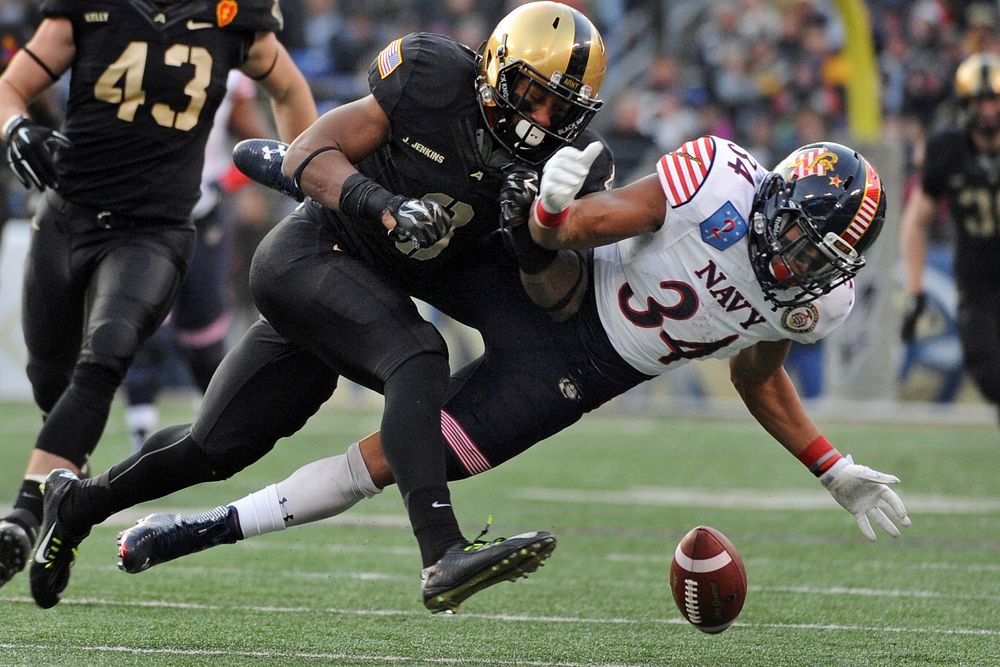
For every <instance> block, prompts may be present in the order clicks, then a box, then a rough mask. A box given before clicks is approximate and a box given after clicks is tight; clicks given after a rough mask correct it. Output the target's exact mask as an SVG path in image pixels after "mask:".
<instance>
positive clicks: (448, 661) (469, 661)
mask: <svg viewBox="0 0 1000 667" xmlns="http://www.w3.org/2000/svg"><path fill="white" fill-rule="evenodd" d="M3 649H8V650H13V649H18V650H21V651H55V650H58V651H59V652H60V654H65V653H66V652H67V651H80V652H83V653H126V654H130V655H176V656H192V657H193V656H202V657H229V656H235V657H240V658H266V659H268V660H282V659H286V660H290V659H295V660H316V661H317V662H330V661H334V660H336V661H339V662H350V663H352V664H365V663H373V664H387V663H388V664H399V665H405V664H408V663H415V664H421V665H424V664H434V665H528V666H529V667H547V666H549V665H552V666H553V667H642V666H641V665H630V664H627V663H592V662H536V661H534V660H524V659H521V658H518V659H517V660H497V659H495V658H489V659H487V658H469V657H461V658H443V657H437V658H427V657H407V656H405V655H364V654H360V653H317V652H314V651H309V652H306V651H267V650H259V651H238V650H233V649H229V648H226V649H207V648H187V649H186V648H145V647H134V646H105V645H102V646H84V645H81V644H76V645H66V644H58V645H56V644H0V650H3Z"/></svg>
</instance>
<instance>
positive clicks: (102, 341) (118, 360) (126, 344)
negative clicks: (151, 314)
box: [89, 320, 139, 371]
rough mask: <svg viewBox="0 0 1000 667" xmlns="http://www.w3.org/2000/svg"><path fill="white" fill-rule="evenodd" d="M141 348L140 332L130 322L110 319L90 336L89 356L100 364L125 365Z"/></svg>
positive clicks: (122, 366) (123, 367)
mask: <svg viewBox="0 0 1000 667" xmlns="http://www.w3.org/2000/svg"><path fill="white" fill-rule="evenodd" d="M138 349H139V332H138V331H137V330H136V328H135V327H134V326H132V325H131V324H130V323H128V322H124V321H121V320H109V321H107V322H104V323H103V324H101V325H99V326H98V327H97V329H95V330H94V332H93V334H91V337H90V346H89V356H90V357H91V358H92V360H93V361H95V362H96V363H98V364H101V365H105V366H115V367H121V368H122V370H123V371H124V369H125V367H126V366H127V365H128V364H129V363H130V362H131V360H132V358H133V357H134V356H135V354H136V352H137V351H138Z"/></svg>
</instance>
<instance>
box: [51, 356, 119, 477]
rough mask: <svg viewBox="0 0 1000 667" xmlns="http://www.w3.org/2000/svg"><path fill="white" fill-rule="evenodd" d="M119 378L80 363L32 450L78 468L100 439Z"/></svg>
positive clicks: (112, 373) (103, 369)
mask: <svg viewBox="0 0 1000 667" xmlns="http://www.w3.org/2000/svg"><path fill="white" fill-rule="evenodd" d="M121 380H122V376H121V374H120V373H118V372H117V371H115V370H112V369H110V368H105V367H103V366H99V365H98V364H91V363H81V364H79V365H78V366H77V367H76V368H75V369H74V371H73V379H72V380H71V381H70V384H69V387H67V389H66V391H65V392H63V395H62V396H61V397H60V398H59V401H58V402H57V403H56V405H55V407H54V408H52V411H51V412H50V413H49V414H48V417H47V418H46V419H45V423H44V424H43V425H42V430H41V431H40V432H39V434H38V440H37V441H36V442H35V448H36V449H41V450H42V451H45V452H48V453H50V454H55V455H57V456H61V457H63V458H64V459H68V460H70V461H72V462H73V463H74V464H75V465H76V467H77V468H82V467H83V466H84V464H85V463H86V462H87V459H88V458H90V454H91V453H92V452H93V451H94V448H95V447H96V446H97V442H98V441H99V440H100V439H101V434H102V433H103V432H104V427H105V425H106V424H107V422H108V412H109V411H110V410H111V403H112V402H113V401H114V397H115V391H117V389H118V385H119V384H120V383H121Z"/></svg>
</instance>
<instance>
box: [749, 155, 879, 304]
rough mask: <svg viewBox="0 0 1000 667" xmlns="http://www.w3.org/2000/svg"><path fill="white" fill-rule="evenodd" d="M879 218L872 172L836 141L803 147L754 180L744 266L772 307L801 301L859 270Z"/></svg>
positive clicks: (869, 167) (876, 177)
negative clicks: (756, 182)
mask: <svg viewBox="0 0 1000 667" xmlns="http://www.w3.org/2000/svg"><path fill="white" fill-rule="evenodd" d="M884 220H885V193H884V191H883V190H882V186H881V182H880V180H879V178H878V173H877V172H876V171H875V169H874V168H873V167H872V166H871V164H869V163H868V161H867V160H865V159H864V158H863V157H861V156H860V155H859V154H858V153H856V152H854V151H852V150H851V149H849V148H847V147H845V146H840V145H839V144H833V143H823V144H812V145H809V146H804V147H802V148H800V149H798V150H797V151H795V152H793V153H792V154H791V155H790V156H789V157H788V158H786V159H785V160H784V161H783V162H782V163H781V164H780V165H779V166H778V168H777V169H775V171H774V172H772V173H771V174H770V175H768V176H767V177H766V178H765V180H764V182H763V183H761V185H760V187H759V189H758V191H757V194H756V196H755V197H754V203H753V210H752V213H751V225H750V244H749V246H750V262H751V264H752V266H753V270H754V274H755V275H756V277H757V281H758V282H759V283H760V286H761V288H762V290H763V291H764V295H765V296H766V297H767V299H768V300H769V301H771V303H772V304H774V306H775V307H787V306H797V305H801V304H804V303H808V302H810V301H813V300H815V299H818V298H819V297H821V296H823V295H824V294H826V293H828V292H830V291H831V290H833V289H834V288H836V287H837V286H839V285H842V284H843V283H845V282H847V281H848V280H850V279H852V278H853V277H854V276H855V275H856V274H857V272H858V271H859V270H860V269H861V268H862V267H863V266H864V265H865V259H864V257H863V255H862V252H864V250H866V249H867V248H868V247H869V246H870V245H871V243H872V242H873V241H874V240H875V238H876V237H877V236H878V234H879V232H880V231H881V228H882V224H883V222H884Z"/></svg>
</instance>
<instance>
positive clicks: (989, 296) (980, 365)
mask: <svg viewBox="0 0 1000 667" xmlns="http://www.w3.org/2000/svg"><path fill="white" fill-rule="evenodd" d="M958 335H959V339H960V340H961V343H962V357H963V363H964V365H965V370H966V371H968V373H969V375H970V376H971V377H972V380H973V382H974V383H975V384H976V387H977V388H978V389H979V391H980V393H981V394H982V395H983V398H985V399H986V400H987V401H989V402H990V403H993V404H994V405H1000V291H992V292H988V293H986V294H976V295H969V294H967V293H962V294H961V295H960V299H959V305H958Z"/></svg>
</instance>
